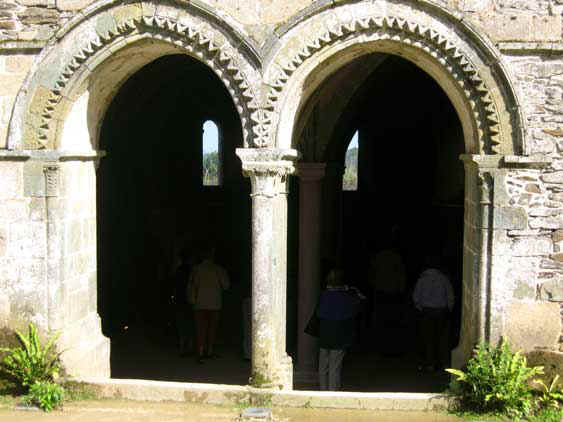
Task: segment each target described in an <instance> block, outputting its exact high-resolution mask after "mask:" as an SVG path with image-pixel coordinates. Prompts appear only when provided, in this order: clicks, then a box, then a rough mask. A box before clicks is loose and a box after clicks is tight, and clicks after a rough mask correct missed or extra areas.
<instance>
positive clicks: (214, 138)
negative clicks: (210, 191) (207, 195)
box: [201, 120, 221, 186]
mask: <svg viewBox="0 0 563 422" xmlns="http://www.w3.org/2000/svg"><path fill="white" fill-rule="evenodd" d="M202 143H203V156H202V166H201V167H202V172H203V174H202V180H203V186H219V185H220V184H221V158H220V156H219V152H220V145H219V128H218V127H217V125H216V124H215V122H213V121H212V120H207V121H206V122H205V123H204V124H203V140H202Z"/></svg>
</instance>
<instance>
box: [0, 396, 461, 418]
mask: <svg viewBox="0 0 563 422" xmlns="http://www.w3.org/2000/svg"><path fill="white" fill-rule="evenodd" d="M242 410H243V409H237V408H233V407H222V406H210V405H198V404H190V403H152V402H150V403H149V402H134V401H126V400H96V401H80V402H74V403H70V404H66V405H65V406H64V408H63V409H62V410H57V411H53V412H50V413H44V412H41V411H30V410H27V411H22V410H13V407H11V406H10V407H7V406H4V407H3V408H0V421H2V422H4V421H17V422H37V421H41V422H55V421H64V422H129V421H131V422H132V421H135V422H149V421H150V422H176V421H189V422H214V421H219V422H221V421H225V422H230V421H233V422H235V421H241V422H242V421H244V420H243V419H241V418H240V415H241V412H242ZM272 414H273V421H276V422H301V421H303V422H305V421H308V422H321V421H322V422H347V421H350V422H367V421H377V422H460V421H461V420H462V419H460V418H457V417H455V416H450V415H447V414H444V413H436V412H376V411H368V410H346V409H303V408H274V409H273V412H272Z"/></svg>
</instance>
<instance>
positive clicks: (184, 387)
mask: <svg viewBox="0 0 563 422" xmlns="http://www.w3.org/2000/svg"><path fill="white" fill-rule="evenodd" d="M76 381H78V382H82V383H84V384H86V385H87V386H89V387H91V388H92V389H93V390H94V391H95V393H96V394H97V395H98V397H99V398H115V399H128V400H138V401H175V402H188V403H202V404H213V405H225V406H236V407H251V406H260V407H268V406H280V407H306V408H309V407H310V408H333V409H366V410H397V411H399V410H400V411H431V410H432V411H435V410H444V409H446V408H448V407H449V405H450V404H451V401H452V399H451V398H449V397H447V396H445V395H443V394H436V393H355V392H342V391H338V392H336V391H330V392H325V391H322V392H321V391H296V390H276V389H260V388H254V387H251V386H243V385H222V384H203V383H185V382H168V381H149V380H133V379H95V378H78V379H76Z"/></svg>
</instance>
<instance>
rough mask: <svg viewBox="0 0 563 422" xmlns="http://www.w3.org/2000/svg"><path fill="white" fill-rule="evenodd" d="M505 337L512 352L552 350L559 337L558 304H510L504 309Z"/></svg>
mask: <svg viewBox="0 0 563 422" xmlns="http://www.w3.org/2000/svg"><path fill="white" fill-rule="evenodd" d="M504 320H505V324H506V326H505V336H506V338H507V340H508V342H509V343H510V345H511V346H512V348H513V349H514V350H523V351H525V352H527V351H531V350H534V349H536V348H538V347H545V348H553V347H555V346H556V345H558V342H559V337H560V335H561V329H562V328H563V327H562V324H561V315H560V306H559V304H558V303H545V302H533V303H518V302H515V303H512V304H510V305H508V306H507V308H506V317H505V319H504Z"/></svg>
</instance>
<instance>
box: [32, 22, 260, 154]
mask: <svg viewBox="0 0 563 422" xmlns="http://www.w3.org/2000/svg"><path fill="white" fill-rule="evenodd" d="M147 33H148V34H150V36H151V37H152V38H154V39H159V40H164V41H168V42H171V43H173V44H174V45H176V46H177V47H181V48H183V49H184V50H185V51H186V52H187V53H188V54H190V55H191V56H193V57H195V58H198V59H200V60H201V61H202V62H203V63H205V64H207V65H208V66H209V67H211V68H212V69H213V71H214V72H215V73H216V74H217V75H218V76H219V78H220V79H221V80H222V82H223V84H224V86H225V87H226V89H227V90H228V91H229V93H230V94H231V96H232V98H233V101H234V103H235V106H236V108H237V111H238V112H239V115H240V116H241V123H242V128H243V134H244V139H245V144H246V145H248V146H258V147H261V146H264V144H263V142H264V137H263V136H261V135H260V131H259V130H258V131H256V129H254V130H253V129H252V127H253V126H255V125H254V124H253V122H254V123H257V122H258V123H263V122H264V120H263V117H264V116H263V113H262V114H261V113H260V112H259V107H258V105H257V104H258V101H257V100H256V95H255V93H254V92H253V89H252V87H251V84H250V82H249V79H248V77H247V75H245V74H244V73H243V71H242V70H241V69H240V66H239V65H238V64H237V60H236V59H235V58H234V57H233V56H232V55H231V54H230V53H229V52H228V51H227V49H225V48H223V47H222V46H221V45H217V44H216V43H215V42H214V40H213V36H212V34H208V33H206V32H205V31H204V30H202V29H201V28H195V27H191V26H188V25H185V24H182V23H180V22H176V21H175V20H174V19H172V18H161V17H158V16H153V17H147V16H142V17H138V18H134V19H131V20H128V21H126V22H124V23H123V24H120V25H118V26H117V27H116V30H115V31H109V32H107V33H106V34H104V35H101V36H96V37H95V38H94V39H87V40H84V41H82V42H83V46H82V47H81V48H80V49H79V52H78V53H76V54H75V55H74V56H73V58H72V60H71V61H70V62H69V63H68V64H67V65H66V66H64V67H63V71H62V72H61V74H60V75H59V77H58V80H57V82H56V83H55V88H54V89H52V90H51V93H50V97H49V98H48V100H47V104H46V105H45V107H44V109H43V112H42V114H41V117H42V122H41V125H40V128H39V129H38V136H37V140H38V145H36V146H35V147H36V148H46V147H49V132H50V131H49V129H50V123H51V120H52V119H53V116H54V115H55V114H56V108H57V107H58V106H59V105H60V103H61V100H62V98H63V96H64V94H65V89H66V88H67V85H68V84H69V82H70V81H71V80H72V78H73V75H74V74H78V73H80V71H81V70H82V68H83V67H86V65H87V63H88V60H89V59H90V58H91V57H93V56H94V55H96V53H98V52H99V51H100V50H102V49H104V48H108V46H110V45H111V44H114V43H116V42H122V40H123V39H126V38H128V37H130V36H132V35H137V34H147Z"/></svg>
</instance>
